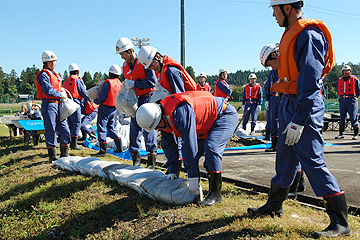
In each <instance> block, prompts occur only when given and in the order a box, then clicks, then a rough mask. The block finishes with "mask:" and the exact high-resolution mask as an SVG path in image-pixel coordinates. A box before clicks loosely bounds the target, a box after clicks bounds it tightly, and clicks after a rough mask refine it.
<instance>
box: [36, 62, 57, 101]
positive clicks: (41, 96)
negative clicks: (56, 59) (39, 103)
mask: <svg viewBox="0 0 360 240" xmlns="http://www.w3.org/2000/svg"><path fill="white" fill-rule="evenodd" d="M42 72H46V73H47V74H48V75H49V77H50V84H51V86H52V88H53V89H55V90H58V91H59V92H60V89H61V77H60V75H59V74H58V73H57V72H55V71H53V72H52V71H50V70H48V69H46V68H43V69H42V70H41V71H40V72H39V73H38V74H37V75H36V79H38V77H39V75H40V73H42ZM36 90H37V98H38V99H49V98H51V99H54V98H58V99H60V97H53V96H49V95H46V94H45V93H44V91H43V90H42V88H41V85H40V83H39V82H38V81H36Z"/></svg>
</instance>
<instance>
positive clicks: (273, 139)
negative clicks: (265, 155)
mask: <svg viewBox="0 0 360 240" xmlns="http://www.w3.org/2000/svg"><path fill="white" fill-rule="evenodd" d="M277 142H278V137H271V147H270V148H267V149H265V152H276V149H277Z"/></svg>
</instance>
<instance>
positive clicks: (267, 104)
mask: <svg viewBox="0 0 360 240" xmlns="http://www.w3.org/2000/svg"><path fill="white" fill-rule="evenodd" d="M269 105H270V102H269V101H266V102H265V108H266V110H269Z"/></svg>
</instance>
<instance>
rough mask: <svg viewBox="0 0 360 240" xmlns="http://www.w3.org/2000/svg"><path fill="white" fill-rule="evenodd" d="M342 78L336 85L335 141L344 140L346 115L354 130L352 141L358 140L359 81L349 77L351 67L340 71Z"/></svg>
mask: <svg viewBox="0 0 360 240" xmlns="http://www.w3.org/2000/svg"><path fill="white" fill-rule="evenodd" d="M341 73H342V77H341V78H339V80H338V81H337V85H336V90H337V93H338V94H339V109H340V124H339V136H336V137H335V138H336V139H342V138H344V131H345V128H346V118H347V113H349V115H350V121H351V126H352V128H353V129H354V136H353V137H352V139H353V140H356V139H358V135H359V106H358V97H359V94H360V84H359V79H358V78H357V77H356V76H354V75H351V67H350V66H349V65H344V66H343V68H342V69H341Z"/></svg>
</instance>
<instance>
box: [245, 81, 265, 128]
mask: <svg viewBox="0 0 360 240" xmlns="http://www.w3.org/2000/svg"><path fill="white" fill-rule="evenodd" d="M255 84H256V83H255ZM249 85H250V83H249ZM250 87H251V85H250ZM262 95H263V91H262V88H261V86H259V92H258V96H257V98H246V94H245V90H244V92H243V100H242V104H243V106H245V111H246V109H248V108H250V109H249V111H248V112H247V113H246V115H245V116H244V119H243V123H242V124H243V128H244V129H245V127H246V124H247V123H248V121H249V117H250V115H251V126H253V127H255V126H256V121H257V117H258V114H259V111H258V109H257V106H258V105H260V106H261V104H262V101H263V97H262Z"/></svg>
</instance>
